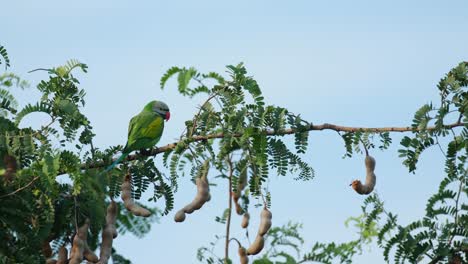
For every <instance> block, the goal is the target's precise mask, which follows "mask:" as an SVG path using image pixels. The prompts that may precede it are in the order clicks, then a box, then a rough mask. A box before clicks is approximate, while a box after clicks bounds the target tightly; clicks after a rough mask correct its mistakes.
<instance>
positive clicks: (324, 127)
mask: <svg viewBox="0 0 468 264" xmlns="http://www.w3.org/2000/svg"><path fill="white" fill-rule="evenodd" d="M461 126H464V124H463V123H462V122H456V123H452V124H449V125H445V126H444V127H445V128H447V129H451V128H455V127H461ZM435 129H436V127H427V128H426V129H425V130H426V131H431V130H435ZM318 130H333V131H336V132H370V133H384V132H417V131H420V129H415V128H413V127H409V126H408V127H348V126H339V125H333V124H328V123H324V124H321V125H310V126H309V127H305V128H302V129H301V131H318ZM264 133H265V135H267V136H282V135H291V134H295V133H298V130H297V129H294V128H288V129H283V130H279V131H274V130H266V131H264ZM242 135H243V134H242V133H237V134H233V135H232V137H242ZM224 136H225V135H224V133H215V134H210V135H205V136H193V137H191V138H190V142H197V141H204V140H209V139H216V138H224ZM179 142H180V141H179ZM179 142H174V143H171V144H168V145H166V146H163V147H160V148H154V149H152V150H151V151H148V152H147V153H138V154H133V155H129V156H128V157H127V158H126V159H125V160H127V161H131V160H136V159H138V157H142V156H146V157H149V156H156V155H158V154H160V153H163V152H166V151H168V150H171V149H174V148H175V147H176V146H177V144H178V143H179ZM106 165H108V164H107V163H103V162H100V163H95V164H91V165H87V164H82V165H81V169H92V168H101V167H104V166H106Z"/></svg>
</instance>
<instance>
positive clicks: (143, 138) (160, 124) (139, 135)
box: [125, 112, 164, 152]
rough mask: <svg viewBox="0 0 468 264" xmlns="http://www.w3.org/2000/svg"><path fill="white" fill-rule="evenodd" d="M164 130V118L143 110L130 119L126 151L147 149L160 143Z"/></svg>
mask: <svg viewBox="0 0 468 264" xmlns="http://www.w3.org/2000/svg"><path fill="white" fill-rule="evenodd" d="M163 130H164V119H163V118H162V117H161V116H159V115H157V114H155V113H152V112H141V113H140V114H138V115H136V116H134V117H133V118H132V119H131V120H130V124H129V126H128V140H127V146H126V147H125V152H131V151H133V150H139V149H146V148H151V147H153V146H154V145H155V144H156V143H158V141H159V139H160V138H161V135H162V132H163Z"/></svg>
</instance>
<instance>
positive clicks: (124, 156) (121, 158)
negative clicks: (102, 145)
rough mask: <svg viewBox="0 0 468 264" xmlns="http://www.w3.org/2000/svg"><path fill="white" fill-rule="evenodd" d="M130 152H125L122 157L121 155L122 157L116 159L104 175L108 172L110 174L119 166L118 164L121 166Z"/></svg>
mask: <svg viewBox="0 0 468 264" xmlns="http://www.w3.org/2000/svg"><path fill="white" fill-rule="evenodd" d="M128 154H129V153H128V152H124V153H122V155H120V157H119V158H118V159H116V160H115V161H114V162H113V163H112V164H111V165H110V166H109V167H107V169H105V170H104V171H103V172H102V173H106V172H109V171H110V170H112V169H113V168H114V167H115V166H117V164H119V163H120V162H121V161H122V160H124V159H125V158H126V157H127V156H128Z"/></svg>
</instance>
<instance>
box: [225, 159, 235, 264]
mask: <svg viewBox="0 0 468 264" xmlns="http://www.w3.org/2000/svg"><path fill="white" fill-rule="evenodd" d="M227 163H228V165H229V175H228V182H229V187H228V188H229V190H228V196H229V202H228V214H227V219H226V242H225V243H226V244H225V245H224V263H226V264H227V263H228V259H229V231H230V228H231V213H232V195H231V192H232V173H233V168H232V161H231V157H229V158H228V159H227Z"/></svg>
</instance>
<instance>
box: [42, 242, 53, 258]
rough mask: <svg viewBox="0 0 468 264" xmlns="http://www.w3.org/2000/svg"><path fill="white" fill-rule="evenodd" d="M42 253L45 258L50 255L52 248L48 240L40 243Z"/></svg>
mask: <svg viewBox="0 0 468 264" xmlns="http://www.w3.org/2000/svg"><path fill="white" fill-rule="evenodd" d="M42 254H43V255H44V257H46V258H50V257H52V248H51V247H50V244H49V241H44V242H43V243H42Z"/></svg>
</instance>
